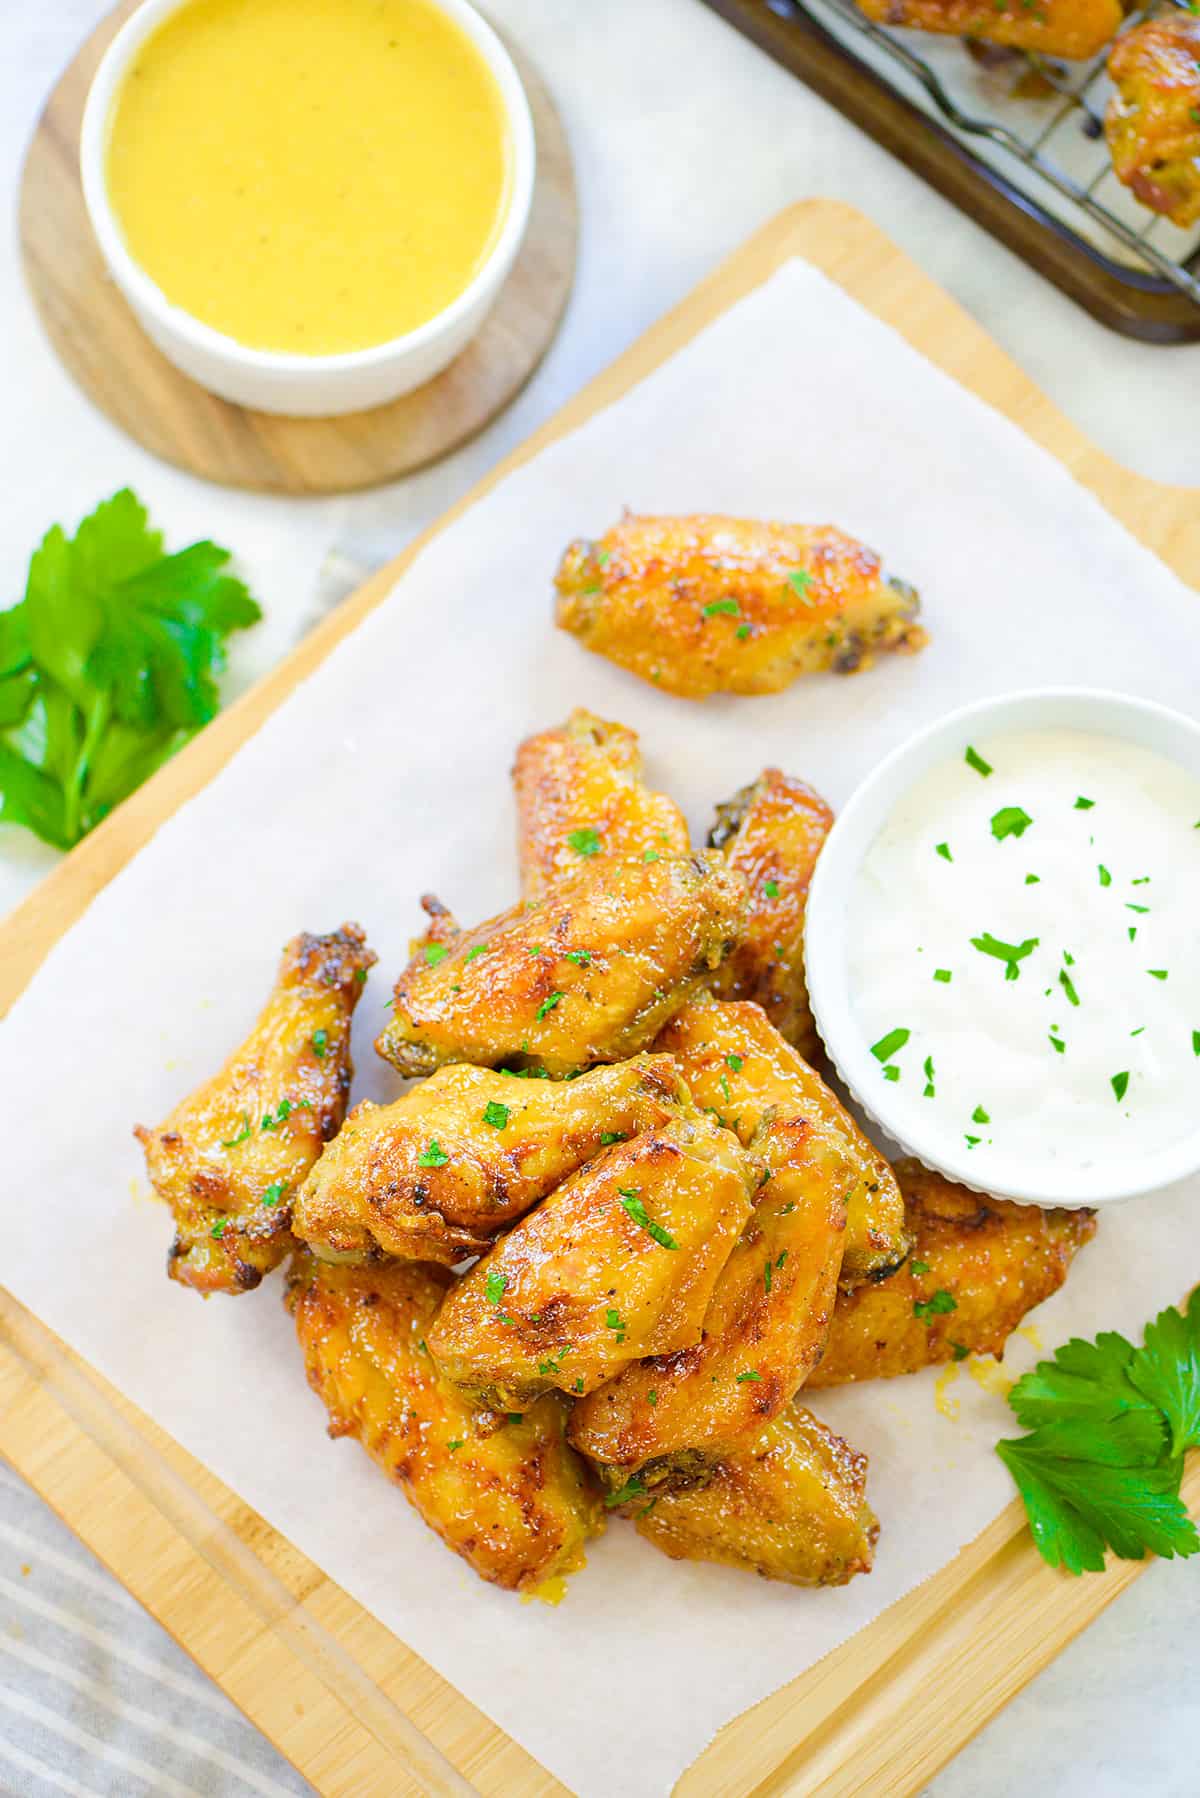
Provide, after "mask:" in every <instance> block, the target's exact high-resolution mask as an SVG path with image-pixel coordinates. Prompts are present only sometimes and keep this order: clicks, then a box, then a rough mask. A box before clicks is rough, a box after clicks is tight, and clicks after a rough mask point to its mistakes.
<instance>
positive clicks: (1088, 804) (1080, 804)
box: [1074, 793, 1096, 812]
mask: <svg viewBox="0 0 1200 1798" xmlns="http://www.w3.org/2000/svg"><path fill="white" fill-rule="evenodd" d="M1095 803H1096V801H1095V800H1094V799H1085V798H1084V797H1083V794H1082V793H1081V794H1080V795H1079V798H1078V799H1077V800H1076V801H1075V807H1074V809H1075V810H1076V811H1077V812H1090V811H1091V809H1092V807H1093V806H1094V805H1095Z"/></svg>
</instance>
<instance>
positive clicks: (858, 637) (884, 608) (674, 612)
mask: <svg viewBox="0 0 1200 1798" xmlns="http://www.w3.org/2000/svg"><path fill="white" fill-rule="evenodd" d="M791 576H794V577H796V578H795V579H794V580H792V579H789V577H791ZM555 585H556V587H557V589H558V607H557V621H558V624H559V626H560V627H561V628H562V629H563V630H565V631H570V632H571V634H572V636H575V637H578V639H579V641H580V642H581V643H582V644H583V645H584V647H585V648H586V649H591V650H594V651H595V653H596V654H597V655H603V656H607V657H608V659H609V661H611V662H618V663H620V665H621V667H622V668H628V669H629V670H630V672H631V673H633V674H637V675H640V676H641V678H642V679H643V680H648V681H651V682H652V683H653V684H654V685H655V686H657V687H661V688H663V690H664V691H665V692H668V693H677V694H679V696H680V697H681V698H683V699H705V698H707V696H708V695H709V694H710V693H779V692H781V691H782V690H783V688H784V687H788V686H790V685H791V683H792V682H793V681H794V680H795V679H796V678H797V676H798V675H801V674H814V673H819V672H821V671H823V670H828V669H832V670H833V671H834V672H835V673H838V674H850V673H853V672H854V671H855V670H856V669H859V668H867V667H869V666H870V664H871V662H872V661H873V660H874V658H875V655H876V654H877V653H878V652H879V651H881V650H887V649H902V650H915V649H920V648H921V646H922V644H923V643H924V642H925V633H924V631H923V630H921V629H920V627H919V626H918V625H916V624H915V623H914V622H913V620H914V619H915V618H916V616H917V613H918V611H919V609H920V602H919V600H918V598H917V594H916V592H915V591H914V590H913V588H912V587H910V586H908V585H907V584H906V583H905V582H903V581H898V580H894V579H892V578H891V577H890V576H888V575H885V574H884V572H883V570H882V568H881V567H880V562H879V557H878V556H877V555H876V554H875V552H874V550H871V549H868V548H867V547H866V546H865V544H862V543H858V542H856V541H855V539H854V538H853V537H847V536H846V535H845V533H844V532H842V531H838V530H835V529H834V528H833V526H832V525H801V524H776V523H760V522H758V521H757V520H754V519H747V518H725V517H721V516H719V515H717V514H711V515H705V514H701V515H698V516H695V517H685V518H639V517H636V516H635V515H634V514H633V513H629V512H627V513H626V514H625V516H624V517H623V518H622V519H621V521H620V523H619V524H616V525H614V526H613V528H612V529H611V530H609V531H606V532H605V534H604V536H603V537H601V538H599V539H598V540H596V541H590V540H587V539H580V540H579V541H577V542H575V543H572V544H571V546H570V547H569V549H568V550H567V552H566V554H565V555H564V556H563V559H562V561H561V563H560V564H559V569H558V574H557V576H556V578H555Z"/></svg>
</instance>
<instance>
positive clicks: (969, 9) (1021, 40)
mask: <svg viewBox="0 0 1200 1798" xmlns="http://www.w3.org/2000/svg"><path fill="white" fill-rule="evenodd" d="M859 5H860V6H861V7H862V9H863V11H864V12H865V13H866V15H867V17H868V18H869V19H874V20H875V21H876V22H877V23H878V24H880V25H907V26H910V27H911V28H912V29H913V30H914V31H938V32H944V33H947V34H948V35H949V36H951V37H969V38H978V39H980V40H981V41H982V42H983V43H985V44H1005V45H1007V46H1008V47H1009V48H1011V49H1014V50H1040V51H1041V52H1042V54H1043V55H1044V56H1065V57H1066V58H1067V59H1068V60H1086V59H1087V58H1088V57H1089V56H1095V54H1096V52H1097V51H1098V50H1102V49H1103V48H1104V46H1105V44H1106V43H1107V42H1108V40H1109V38H1111V37H1112V36H1114V34H1115V33H1116V32H1117V31H1118V30H1119V29H1120V25H1121V19H1122V17H1123V14H1122V11H1121V4H1120V0H1037V4H1035V5H1030V4H1029V3H1028V0H859Z"/></svg>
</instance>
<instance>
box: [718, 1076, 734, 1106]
mask: <svg viewBox="0 0 1200 1798" xmlns="http://www.w3.org/2000/svg"><path fill="white" fill-rule="evenodd" d="M717 1085H718V1086H719V1087H720V1089H721V1093H722V1095H723V1097H724V1100H725V1103H726V1105H732V1104H733V1099H732V1097H731V1095H730V1091H729V1075H728V1074H722V1075H721V1076H720V1077H719V1079H718V1081H717Z"/></svg>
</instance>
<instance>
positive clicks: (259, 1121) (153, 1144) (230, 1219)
mask: <svg viewBox="0 0 1200 1798" xmlns="http://www.w3.org/2000/svg"><path fill="white" fill-rule="evenodd" d="M374 960H375V956H374V954H373V953H372V952H371V950H370V949H368V948H367V947H366V938H365V937H364V935H363V932H362V930H361V929H360V928H359V926H358V925H357V924H343V925H342V928H341V929H340V930H338V931H335V932H334V933H333V934H332V935H331V936H309V935H307V934H305V935H302V936H297V937H293V939H292V941H291V942H290V943H289V944H288V945H287V948H286V949H285V950H284V952H283V961H282V963H281V965H280V969H279V975H278V978H277V980H276V983H275V988H274V990H273V992H272V994H271V997H270V998H269V999H268V1001H267V1004H266V1007H265V1009H264V1010H263V1012H262V1013H261V1015H260V1017H259V1020H258V1022H257V1024H256V1025H255V1026H254V1029H253V1030H252V1031H251V1033H250V1035H249V1036H248V1037H247V1038H246V1040H245V1042H244V1043H243V1044H242V1046H241V1047H240V1048H239V1049H237V1050H235V1052H234V1053H233V1055H231V1056H230V1058H229V1060H228V1061H227V1062H226V1063H225V1066H224V1067H223V1068H222V1069H221V1071H220V1073H219V1074H217V1075H216V1076H215V1077H214V1078H213V1079H212V1080H209V1081H207V1082H206V1084H205V1085H204V1086H201V1087H199V1088H197V1090H196V1091H195V1092H194V1093H192V1094H191V1095H190V1096H189V1097H188V1098H186V1099H184V1100H183V1101H182V1102H181V1103H180V1104H179V1105H177V1106H176V1107H175V1109H174V1111H172V1113H171V1114H170V1116H169V1117H168V1118H167V1119H166V1121H165V1123H163V1124H161V1125H160V1126H159V1128H158V1129H157V1130H147V1129H145V1128H144V1127H143V1126H142V1125H141V1124H139V1125H138V1126H137V1128H136V1130H135V1132H134V1134H135V1135H136V1136H137V1138H138V1140H139V1141H140V1142H141V1144H142V1147H143V1149H144V1150H145V1153H146V1167H147V1170H148V1172H149V1175H150V1179H151V1182H152V1183H153V1185H154V1189H155V1191H156V1192H157V1193H158V1196H159V1198H160V1199H163V1200H165V1202H166V1203H167V1204H168V1205H169V1206H170V1207H171V1210H172V1212H173V1213H174V1217H175V1241H174V1242H173V1244H172V1245H171V1249H170V1253H169V1255H168V1259H167V1272H168V1274H169V1275H170V1277H171V1278H172V1279H173V1280H178V1281H180V1283H181V1284H182V1285H184V1286H191V1287H193V1288H194V1289H195V1290H196V1291H197V1292H200V1293H203V1294H204V1295H205V1297H207V1296H208V1294H209V1293H211V1292H230V1293H237V1292H249V1291H250V1290H251V1288H252V1287H255V1286H257V1285H258V1284H259V1282H260V1281H261V1279H262V1277H263V1275H264V1274H265V1273H269V1272H270V1270H271V1269H272V1268H273V1267H278V1265H279V1263H280V1262H281V1261H282V1260H283V1258H284V1256H285V1255H286V1254H287V1252H288V1249H289V1248H290V1247H291V1245H292V1237H291V1233H290V1229H289V1224H290V1219H291V1211H292V1199H293V1196H294V1194H295V1192H296V1191H297V1189H298V1187H299V1185H300V1182H301V1181H302V1180H303V1179H304V1176H305V1175H306V1174H307V1173H308V1170H309V1168H310V1167H311V1166H312V1165H313V1163H314V1161H315V1160H316V1159H317V1156H318V1155H319V1154H320V1153H321V1146H322V1144H323V1143H326V1142H328V1141H329V1139H330V1137H332V1136H334V1135H336V1133H337V1130H338V1128H339V1126H340V1125H341V1122H342V1119H343V1117H344V1116H345V1112H346V1100H347V1097H348V1095H349V1092H350V1075H351V1065H350V1018H351V1015H352V1013H353V1011H354V1007H355V1005H356V1004H357V1003H358V998H359V994H360V993H361V992H362V989H363V984H364V982H365V980H366V978H367V969H368V968H369V967H370V966H371V965H372V963H373V962H374Z"/></svg>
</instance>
